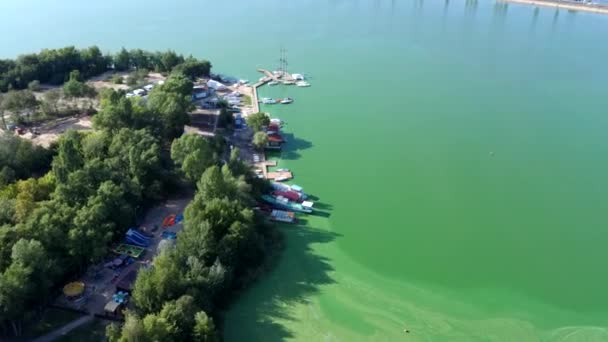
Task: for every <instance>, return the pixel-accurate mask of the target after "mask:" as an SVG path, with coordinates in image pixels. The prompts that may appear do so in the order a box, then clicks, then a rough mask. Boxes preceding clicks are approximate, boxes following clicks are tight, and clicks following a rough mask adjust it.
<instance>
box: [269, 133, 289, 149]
mask: <svg viewBox="0 0 608 342" xmlns="http://www.w3.org/2000/svg"><path fill="white" fill-rule="evenodd" d="M283 143H285V140H284V139H283V137H282V136H281V135H280V134H278V133H271V134H268V143H267V144H266V148H268V149H273V150H280V149H281V148H282V147H283Z"/></svg>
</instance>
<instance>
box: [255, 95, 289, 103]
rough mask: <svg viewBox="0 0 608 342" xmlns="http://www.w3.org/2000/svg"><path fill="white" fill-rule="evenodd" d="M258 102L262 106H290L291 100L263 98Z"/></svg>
mask: <svg viewBox="0 0 608 342" xmlns="http://www.w3.org/2000/svg"><path fill="white" fill-rule="evenodd" d="M260 102H261V103H263V104H277V103H280V104H290V103H292V102H293V99H292V98H291V97H286V98H283V99H273V98H271V97H264V98H262V99H261V100H260Z"/></svg>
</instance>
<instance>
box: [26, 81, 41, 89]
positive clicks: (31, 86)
mask: <svg viewBox="0 0 608 342" xmlns="http://www.w3.org/2000/svg"><path fill="white" fill-rule="evenodd" d="M27 89H29V90H31V91H39V90H40V81H38V80H33V81H32V82H30V83H28V85H27Z"/></svg>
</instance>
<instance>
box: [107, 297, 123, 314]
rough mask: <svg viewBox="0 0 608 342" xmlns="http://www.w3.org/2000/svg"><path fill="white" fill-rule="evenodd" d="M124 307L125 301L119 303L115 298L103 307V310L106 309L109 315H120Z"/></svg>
mask: <svg viewBox="0 0 608 342" xmlns="http://www.w3.org/2000/svg"><path fill="white" fill-rule="evenodd" d="M122 308H123V303H117V302H115V301H114V300H111V301H109V302H108V303H107V304H106V306H105V307H104V308H103V311H105V312H106V313H107V314H109V315H112V316H118V315H119V314H121V311H122Z"/></svg>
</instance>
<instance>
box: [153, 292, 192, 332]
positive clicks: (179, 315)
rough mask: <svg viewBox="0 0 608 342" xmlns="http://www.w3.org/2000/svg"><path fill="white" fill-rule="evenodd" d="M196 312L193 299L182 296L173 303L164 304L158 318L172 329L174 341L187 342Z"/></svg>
mask: <svg viewBox="0 0 608 342" xmlns="http://www.w3.org/2000/svg"><path fill="white" fill-rule="evenodd" d="M197 311H198V308H197V307H196V305H195V304H194V298H192V297H191V296H188V295H184V296H181V297H179V298H178V299H177V300H175V301H170V302H167V303H165V305H164V306H163V309H162V310H161V311H160V313H159V314H158V316H159V317H161V318H163V319H164V320H165V321H166V322H167V323H168V324H169V325H170V326H172V327H173V329H172V338H173V339H174V340H175V341H187V340H189V338H190V336H191V335H192V329H193V327H194V319H195V318H194V315H195V314H196V312H197Z"/></svg>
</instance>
